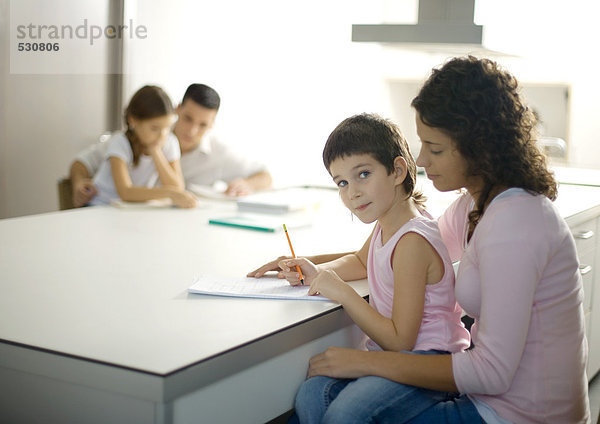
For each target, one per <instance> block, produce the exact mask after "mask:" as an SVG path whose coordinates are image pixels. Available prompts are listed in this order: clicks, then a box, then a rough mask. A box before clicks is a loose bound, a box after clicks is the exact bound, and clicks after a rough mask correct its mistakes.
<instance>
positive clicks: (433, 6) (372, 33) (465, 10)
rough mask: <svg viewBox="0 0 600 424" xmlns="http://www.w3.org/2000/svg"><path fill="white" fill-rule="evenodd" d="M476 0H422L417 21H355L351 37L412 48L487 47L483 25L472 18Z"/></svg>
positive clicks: (358, 40) (356, 39)
mask: <svg viewBox="0 0 600 424" xmlns="http://www.w3.org/2000/svg"><path fill="white" fill-rule="evenodd" d="M474 11H475V0H420V1H419V14H418V22H417V24H416V25H400V24H398V25H397V24H375V25H367V24H364V25H363V24H355V25H352V41H357V42H377V43H394V44H395V45H399V44H400V43H401V44H402V45H403V46H406V47H409V48H421V49H432V48H433V49H436V48H437V47H439V48H441V49H442V50H444V49H448V48H450V49H465V48H466V49H471V50H478V49H485V48H484V47H483V44H482V34H483V27H482V26H481V25H475V23H474V22H473V18H474Z"/></svg>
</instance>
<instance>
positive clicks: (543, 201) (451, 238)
mask: <svg viewBox="0 0 600 424" xmlns="http://www.w3.org/2000/svg"><path fill="white" fill-rule="evenodd" d="M412 106H413V107H414V108H415V110H416V112H417V117H416V120H417V133H418V134H419V137H420V139H421V143H422V147H421V152H420V154H419V157H418V159H417V165H419V166H422V167H423V168H425V171H426V172H427V176H428V178H429V179H431V180H432V182H433V184H434V186H435V187H436V188H437V189H438V190H440V191H451V190H463V191H464V192H463V195H462V196H460V197H459V198H458V199H457V200H456V201H455V202H454V203H453V204H452V205H451V206H450V207H449V208H448V210H447V211H446V212H445V213H444V214H443V216H442V217H441V218H440V219H439V227H440V231H441V232H442V236H443V238H444V242H445V243H446V245H447V247H448V250H449V252H450V255H451V256H452V259H454V260H460V266H459V269H458V274H457V279H456V287H455V292H456V299H457V301H458V303H459V304H460V305H461V306H462V308H463V309H464V311H465V312H466V313H467V314H468V315H470V316H471V317H473V318H474V324H473V326H472V328H471V336H472V342H473V347H472V348H471V349H469V350H466V351H462V352H457V353H452V354H446V355H435V356H431V355H429V356H426V355H419V354H409V353H398V352H389V351H383V352H366V351H360V350H354V349H342V348H335V347H331V348H329V349H328V350H327V351H325V352H323V353H321V354H319V355H317V356H315V357H313V358H312V359H311V361H310V367H309V376H316V375H326V376H330V377H336V378H358V377H362V376H366V375H372V376H378V377H383V378H387V379H389V380H393V381H396V382H398V383H403V384H408V385H413V386H417V387H420V388H422V389H423V391H422V393H421V394H419V395H418V396H420V400H419V402H420V404H423V402H422V399H421V397H422V396H427V395H428V393H432V391H437V393H438V394H439V392H447V396H446V399H444V400H443V401H439V399H437V398H436V396H435V395H431V399H432V400H431V402H430V404H429V405H428V406H426V407H425V409H424V410H422V411H421V412H420V413H418V414H417V415H416V416H415V415H412V416H407V415H406V414H404V413H403V412H402V407H399V408H396V409H394V410H393V411H392V410H391V409H390V410H387V411H375V410H374V411H373V418H374V421H375V422H395V423H400V422H410V423H467V422H468V423H473V422H486V423H488V424H490V423H503V424H504V423H541V422H547V423H580V422H583V423H585V422H589V421H590V417H589V402H588V396H587V378H586V373H585V365H586V359H587V342H586V338H585V330H584V315H583V308H582V299H583V290H582V282H581V276H580V273H579V271H578V261H577V255H576V251H575V244H574V241H573V237H572V236H571V233H570V231H569V228H568V227H567V224H566V223H565V221H564V220H563V219H562V218H561V217H560V215H559V214H558V212H557V210H556V209H555V208H554V206H553V204H552V202H551V200H553V199H554V198H555V197H556V194H557V185H556V182H555V181H554V178H553V176H552V174H551V173H550V172H549V171H548V170H547V167H546V163H545V160H544V157H543V156H542V155H541V154H540V152H539V151H538V148H537V147H536V144H535V135H534V133H533V131H534V128H535V118H534V116H533V114H532V112H531V110H530V109H529V108H528V107H527V106H526V105H525V104H524V103H523V100H522V99H521V97H520V95H519V86H518V84H517V81H516V80H515V78H514V77H513V76H512V75H511V74H509V73H508V72H505V71H503V70H502V69H500V68H499V67H498V65H497V64H496V63H494V62H492V61H490V60H486V59H476V58H474V57H466V58H455V59H452V60H450V61H449V62H447V63H446V64H445V65H444V66H442V67H441V68H440V69H436V70H434V71H433V72H432V74H431V76H430V77H429V79H428V80H427V81H426V82H425V84H424V86H423V87H422V88H421V90H420V92H419V94H418V95H417V97H416V98H415V99H414V100H413V101H412ZM406 409H407V410H410V405H409V404H407V408H406ZM332 422H335V420H333V421H332ZM346 422H347V421H346Z"/></svg>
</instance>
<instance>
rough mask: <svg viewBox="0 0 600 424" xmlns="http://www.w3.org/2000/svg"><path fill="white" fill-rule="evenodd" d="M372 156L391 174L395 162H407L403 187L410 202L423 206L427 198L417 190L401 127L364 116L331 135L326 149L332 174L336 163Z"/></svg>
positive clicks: (350, 120)
mask: <svg viewBox="0 0 600 424" xmlns="http://www.w3.org/2000/svg"><path fill="white" fill-rule="evenodd" d="M360 154H369V155H371V156H373V157H374V158H375V159H376V160H377V161H378V162H380V163H381V164H382V165H383V166H385V169H386V170H387V172H388V175H389V174H391V173H392V172H395V169H394V159H396V158H397V157H398V156H402V157H403V158H404V159H405V160H406V164H407V167H408V169H407V174H406V178H405V179H404V182H403V183H402V186H403V188H404V191H405V192H406V195H407V198H410V197H412V198H413V199H414V201H415V202H417V204H418V205H420V206H422V205H423V203H424V202H425V197H424V196H423V194H422V193H421V192H419V191H416V190H415V183H416V180H417V166H416V164H415V160H414V158H413V156H412V155H411V153H410V148H409V147H408V143H407V142H406V139H405V138H404V136H403V135H402V132H401V131H400V129H399V128H398V126H397V125H396V124H395V123H393V122H392V121H390V120H388V119H384V118H382V117H380V116H379V115H376V114H370V113H363V114H360V115H354V116H351V117H350V118H347V119H345V120H343V121H342V122H341V123H340V124H339V125H338V126H337V127H336V128H335V129H334V130H333V132H332V133H331V134H330V135H329V138H328V139H327V142H326V143H325V147H324V149H323V163H324V164H325V168H327V170H328V171H329V166H330V165H331V162H333V161H334V160H335V159H338V158H343V157H346V156H351V155H360Z"/></svg>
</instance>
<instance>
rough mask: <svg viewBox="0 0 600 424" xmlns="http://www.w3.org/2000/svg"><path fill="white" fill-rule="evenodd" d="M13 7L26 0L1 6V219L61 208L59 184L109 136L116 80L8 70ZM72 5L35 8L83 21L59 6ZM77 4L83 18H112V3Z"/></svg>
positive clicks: (46, 4) (49, 4) (0, 1)
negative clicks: (77, 158)
mask: <svg viewBox="0 0 600 424" xmlns="http://www.w3.org/2000/svg"><path fill="white" fill-rule="evenodd" d="M16 1H22V0H13V1H9V0H0V46H1V50H0V53H1V56H0V57H1V62H2V64H1V65H0V99H1V105H2V108H1V110H0V127H1V129H0V131H1V132H0V218H7V217H14V216H21V215H28V214H33V213H41V212H48V211H53V210H57V209H58V194H57V184H56V183H57V181H58V179H59V178H61V177H63V176H65V175H67V173H68V167H69V163H70V161H71V160H72V158H73V156H74V155H75V154H76V153H77V152H78V151H79V150H81V149H82V148H83V147H85V146H87V145H89V144H90V143H92V142H93V141H95V140H97V138H98V136H99V135H100V134H101V133H102V132H103V131H105V130H106V128H107V126H108V125H109V122H110V115H111V114H112V110H111V108H112V106H111V105H109V102H110V99H111V96H110V95H109V94H108V93H109V91H110V87H109V86H110V84H111V76H110V75H107V74H106V73H105V72H103V70H100V71H101V72H100V73H98V74H80V75H71V74H68V73H51V72H48V73H46V74H44V73H43V72H46V71H48V69H42V68H37V69H32V70H31V73H28V74H24V73H11V72H10V65H9V63H10V62H9V56H10V55H9V51H10V49H16V46H15V45H13V44H14V43H12V42H11V40H10V35H9V25H16V24H17V23H16V22H10V19H9V16H10V14H9V9H10V6H11V3H12V4H14V2H16ZM74 1H77V0H61V2H38V3H42V4H43V6H44V7H46V8H47V9H46V10H42V12H45V11H48V13H49V11H50V10H51V9H52V8H59V13H60V14H61V16H62V17H64V19H69V17H72V18H74V19H79V18H80V16H81V15H80V13H79V12H80V11H81V10H79V11H75V10H73V9H70V8H67V7H64V8H60V5H61V3H62V4H64V3H65V2H66V3H68V2H71V5H72V2H74ZM29 2H30V3H31V1H29ZM77 4H78V5H79V7H81V8H83V10H84V12H85V17H89V18H92V17H94V18H96V19H99V20H100V21H102V22H105V21H106V20H107V18H108V12H109V0H103V1H97V0H87V1H86V2H77ZM18 5H19V6H21V5H23V3H19V4H18ZM33 21H34V22H35V23H43V24H50V23H53V22H38V21H36V20H35V19H33ZM19 24H24V25H27V24H29V22H19ZM63 47H64V45H63ZM102 53H104V54H105V53H106V51H105V50H103V51H102ZM32 54H33V53H32ZM37 54H39V55H41V54H42V53H41V52H38V53H37ZM45 54H51V53H47V52H46V53H45ZM72 60H80V61H85V60H86V58H85V56H78V57H73V58H72ZM68 65H69V64H68V63H67V64H66V66H68ZM33 72H39V74H36V73H33ZM113 97H114V96H113Z"/></svg>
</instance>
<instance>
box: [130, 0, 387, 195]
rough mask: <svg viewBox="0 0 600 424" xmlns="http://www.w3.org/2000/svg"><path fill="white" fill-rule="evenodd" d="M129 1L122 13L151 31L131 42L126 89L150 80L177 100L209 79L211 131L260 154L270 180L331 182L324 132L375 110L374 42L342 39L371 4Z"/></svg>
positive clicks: (378, 82) (378, 89) (378, 94)
mask: <svg viewBox="0 0 600 424" xmlns="http://www.w3.org/2000/svg"><path fill="white" fill-rule="evenodd" d="M132 3H133V2H132ZM135 3H136V6H135V7H131V10H130V11H129V13H130V14H131V15H130V16H132V17H133V18H134V19H136V20H139V22H141V23H144V24H147V25H148V26H149V28H150V30H151V33H152V39H151V40H144V41H140V42H138V43H136V45H135V46H130V47H129V51H130V52H131V56H128V60H127V65H126V66H127V68H126V69H127V71H128V72H130V74H129V75H127V76H126V78H125V81H126V82H127V84H126V92H125V95H126V97H127V98H129V97H130V96H131V94H132V93H133V92H134V91H135V90H136V89H137V88H139V87H140V86H141V85H143V84H145V83H148V82H153V83H157V84H161V85H163V86H165V88H166V89H167V91H168V92H169V94H170V95H171V96H172V97H173V99H174V101H177V102H178V101H180V99H181V96H182V95H183V93H184V91H185V88H186V87H187V85H188V84H190V83H192V82H201V83H206V84H209V85H211V86H212V87H214V88H215V89H216V90H217V91H218V92H219V93H220V94H221V98H222V106H221V110H220V113H219V116H218V118H217V119H218V122H217V129H218V131H219V132H220V133H221V134H223V135H225V138H226V139H227V140H228V141H229V142H230V143H231V144H233V145H235V146H236V147H237V148H238V149H240V150H242V151H245V152H247V153H248V154H252V155H259V156H261V157H263V158H264V160H266V161H267V162H268V164H269V167H270V169H271V171H272V172H273V174H274V176H275V183H276V184H287V183H294V182H307V181H313V182H324V183H329V177H328V176H327V174H326V172H325V170H324V169H323V166H322V162H321V159H320V152H321V149H322V146H323V144H324V142H325V139H326V138H327V136H328V134H329V133H330V132H331V131H332V130H333V128H334V127H335V125H337V123H339V121H341V120H342V119H343V118H345V117H347V116H350V115H352V114H355V113H358V112H362V111H364V110H368V111H378V110H379V109H380V105H381V103H382V98H383V96H384V95H385V92H384V91H383V88H384V85H383V81H382V79H381V78H380V76H379V75H380V71H379V69H377V68H376V67H373V66H372V61H373V60H374V55H375V54H377V52H378V51H379V46H374V45H357V44H353V43H351V42H350V37H351V24H352V23H353V22H356V21H360V19H361V17H363V16H368V13H367V12H369V10H373V7H372V6H371V5H369V4H366V2H360V1H347V0H329V1H322V0H305V1H302V2H289V1H276V0H257V1H252V2H244V1H236V0H225V1H219V2H207V1H199V2H198V1H192V0H173V1H166V0H154V1H137V2H135ZM130 4H131V3H130ZM167 5H168V6H167ZM375 11H376V12H377V9H375ZM150 30H149V32H150ZM146 41H149V42H146Z"/></svg>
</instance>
